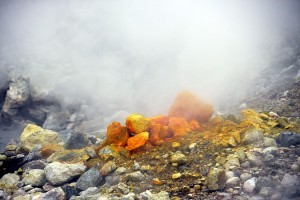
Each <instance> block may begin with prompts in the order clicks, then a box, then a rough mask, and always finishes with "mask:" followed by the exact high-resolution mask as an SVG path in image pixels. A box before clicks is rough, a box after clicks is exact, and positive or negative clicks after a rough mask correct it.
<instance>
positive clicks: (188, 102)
mask: <svg viewBox="0 0 300 200" xmlns="http://www.w3.org/2000/svg"><path fill="white" fill-rule="evenodd" d="M213 112H214V111H213V107H212V105H211V104H209V103H206V102H204V101H203V100H201V99H200V98H199V97H197V96H196V95H194V94H192V93H191V92H188V91H185V92H182V93H179V94H178V95H177V97H176V99H175V102H174V103H173V105H172V106H171V108H170V110H169V116H170V117H183V118H185V119H186V120H187V121H190V120H193V119H195V120H198V121H200V122H206V121H208V120H209V118H210V117H211V116H212V114H213Z"/></svg>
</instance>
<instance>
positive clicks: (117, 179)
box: [105, 176, 121, 185]
mask: <svg viewBox="0 0 300 200" xmlns="http://www.w3.org/2000/svg"><path fill="white" fill-rule="evenodd" d="M120 180H121V178H120V176H106V177H105V183H108V184H109V185H117V184H119V183H120Z"/></svg>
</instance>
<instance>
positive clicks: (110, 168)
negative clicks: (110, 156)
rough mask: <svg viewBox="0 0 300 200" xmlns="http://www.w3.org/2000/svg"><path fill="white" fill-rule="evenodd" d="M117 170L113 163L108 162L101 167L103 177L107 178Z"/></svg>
mask: <svg viewBox="0 0 300 200" xmlns="http://www.w3.org/2000/svg"><path fill="white" fill-rule="evenodd" d="M116 168H117V166H116V164H115V163H114V162H113V161H108V162H107V163H105V164H104V165H103V166H102V167H101V169H100V174H101V175H102V176H107V175H108V174H109V173H111V172H113V171H115V170H116Z"/></svg>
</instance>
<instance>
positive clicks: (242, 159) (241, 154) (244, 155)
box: [235, 149, 246, 162]
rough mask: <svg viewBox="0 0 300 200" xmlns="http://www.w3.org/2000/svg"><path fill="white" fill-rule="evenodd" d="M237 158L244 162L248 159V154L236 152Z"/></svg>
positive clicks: (242, 151)
mask: <svg viewBox="0 0 300 200" xmlns="http://www.w3.org/2000/svg"><path fill="white" fill-rule="evenodd" d="M235 155H236V157H237V158H238V159H239V161H240V162H244V161H245V158H246V153H245V151H244V150H242V149H239V150H237V151H236V152H235Z"/></svg>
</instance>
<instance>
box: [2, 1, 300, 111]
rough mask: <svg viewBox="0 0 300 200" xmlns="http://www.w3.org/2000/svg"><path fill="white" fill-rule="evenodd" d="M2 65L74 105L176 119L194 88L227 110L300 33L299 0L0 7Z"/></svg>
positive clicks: (18, 4) (18, 3) (12, 3)
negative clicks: (173, 109)
mask: <svg viewBox="0 0 300 200" xmlns="http://www.w3.org/2000/svg"><path fill="white" fill-rule="evenodd" d="M0 6H1V8H0V27H1V30H0V45H1V46H0V48H1V49H0V59H1V62H2V65H1V67H3V66H5V65H15V66H17V67H22V68H23V69H24V73H28V74H29V77H30V80H31V83H32V84H33V85H39V86H40V87H41V88H42V89H43V90H44V91H47V92H49V93H51V94H53V95H55V96H56V97H57V98H59V99H60V100H61V101H62V102H64V103H70V102H73V101H86V102H87V103H91V104H94V105H95V107H96V108H97V109H99V115H100V114H102V113H104V112H112V113H113V112H116V111H119V110H126V111H128V112H139V113H141V114H144V115H147V116H149V115H154V114H159V113H166V112H167V109H168V108H169V106H170V104H171V103H172V101H173V99H174V97H175V96H176V94H177V93H178V92H180V91H182V90H191V91H193V92H195V93H197V94H198V95H199V96H203V97H204V98H205V99H207V100H209V101H211V102H213V103H214V105H215V106H218V105H222V104H223V103H226V102H228V101H234V100H237V99H238V97H239V96H238V95H239V93H240V91H241V90H243V89H246V88H247V87H248V86H250V85H251V80H252V79H253V78H254V77H255V75H256V74H257V73H258V72H259V71H260V70H261V69H262V68H263V67H268V66H269V65H271V63H272V59H274V56H276V55H278V52H280V50H281V49H280V47H281V45H282V43H283V42H284V41H285V40H286V37H287V34H286V32H289V31H294V28H295V27H296V28H299V25H298V24H297V23H298V22H297V19H299V15H298V14H297V9H299V3H298V2H297V1H294V0H285V1H279V0H274V1H262V0H251V1H243V0H232V1H221V0H207V1H201V0H200V1H199V0H191V1H189V0H187V1H181V0H162V1H146V0H130V1H129V0H123V1H122V0H101V1H96V0H86V1H79V0H78V1H77V0H75V1H74V0H72V1H71V0H70V1H53V0H48V1H47V0H45V1H37V0H22V1H17V0H15V1H14V0H7V1H5V0H3V1H1V2H0Z"/></svg>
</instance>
